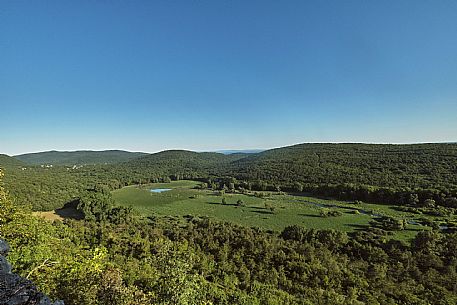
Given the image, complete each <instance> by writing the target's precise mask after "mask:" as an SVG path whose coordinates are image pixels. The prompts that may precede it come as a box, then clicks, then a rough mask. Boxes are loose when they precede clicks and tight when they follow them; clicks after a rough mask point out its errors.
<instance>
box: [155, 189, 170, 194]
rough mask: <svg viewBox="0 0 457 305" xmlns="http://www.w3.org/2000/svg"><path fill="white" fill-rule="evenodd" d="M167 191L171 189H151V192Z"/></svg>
mask: <svg viewBox="0 0 457 305" xmlns="http://www.w3.org/2000/svg"><path fill="white" fill-rule="evenodd" d="M168 191H171V189H152V190H151V193H163V192H168Z"/></svg>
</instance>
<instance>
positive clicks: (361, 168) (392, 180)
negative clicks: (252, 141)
mask: <svg viewBox="0 0 457 305" xmlns="http://www.w3.org/2000/svg"><path fill="white" fill-rule="evenodd" d="M2 160H4V161H2ZM2 162H3V163H5V164H11V162H12V158H9V157H7V156H6V157H4V158H3V159H0V167H2V166H3V167H6V166H4V165H3V164H2ZM7 170H8V175H7V177H6V180H5V183H6V184H7V186H8V188H9V190H10V193H11V196H12V198H14V199H16V200H17V202H18V203H28V204H32V206H33V208H34V209H35V210H50V209H54V208H59V207H62V206H63V204H64V203H65V202H67V201H69V200H72V199H74V198H76V197H79V195H80V193H81V192H82V191H84V190H86V189H87V188H89V187H92V186H93V185H95V184H104V185H106V186H108V187H109V188H110V189H112V190H113V189H117V188H120V187H123V186H126V185H131V184H144V183H149V182H159V181H165V180H167V179H168V180H169V179H172V180H177V179H198V180H201V181H204V182H207V183H208V185H212V184H214V183H215V184H216V187H217V188H220V189H222V188H224V185H225V187H229V186H230V185H231V184H233V185H234V186H235V187H237V188H249V189H253V190H259V191H263V190H272V191H276V190H278V189H280V190H284V191H292V192H301V191H306V192H311V193H315V194H317V195H323V196H327V197H337V198H340V199H348V200H356V199H357V200H363V201H367V202H374V203H391V204H397V205H407V204H411V203H418V204H423V203H424V202H425V201H426V200H429V199H430V200H433V201H435V202H436V203H437V204H438V205H442V206H457V205H456V204H454V203H453V202H454V201H455V200H454V199H453V198H455V197H457V144H415V145H383V144H300V145H295V146H290V147H284V148H278V149H272V150H269V151H265V152H261V153H257V154H231V155H224V154H220V153H197V152H190V151H182V150H172V151H164V152H160V153H156V154H150V155H146V156H143V157H140V158H136V159H133V160H130V161H127V162H122V163H116V164H108V165H87V166H83V167H77V168H68V167H65V166H54V167H52V168H47V167H46V168H41V167H40V166H26V168H24V167H21V166H8V168H7Z"/></svg>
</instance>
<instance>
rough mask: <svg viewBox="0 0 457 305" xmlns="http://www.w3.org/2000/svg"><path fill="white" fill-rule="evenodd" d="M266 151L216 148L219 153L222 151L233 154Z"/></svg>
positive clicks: (225, 153)
mask: <svg viewBox="0 0 457 305" xmlns="http://www.w3.org/2000/svg"><path fill="white" fill-rule="evenodd" d="M262 151H265V149H233V150H230V149H225V150H216V152H217V153H221V154H224V155H231V154H256V153H259V152H262Z"/></svg>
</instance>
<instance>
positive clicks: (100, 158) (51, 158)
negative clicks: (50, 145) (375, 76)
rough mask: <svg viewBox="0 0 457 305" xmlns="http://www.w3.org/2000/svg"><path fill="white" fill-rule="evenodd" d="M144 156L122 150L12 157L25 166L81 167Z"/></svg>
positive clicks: (58, 152)
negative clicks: (25, 164)
mask: <svg viewBox="0 0 457 305" xmlns="http://www.w3.org/2000/svg"><path fill="white" fill-rule="evenodd" d="M144 155H146V153H141V152H128V151H123V150H104V151H88V150H84V151H46V152H39V153H30V154H22V155H18V156H14V157H15V158H16V159H18V160H21V161H23V162H25V163H27V164H32V165H40V164H53V165H82V164H112V163H119V162H125V161H128V160H131V159H135V158H138V157H141V156H144Z"/></svg>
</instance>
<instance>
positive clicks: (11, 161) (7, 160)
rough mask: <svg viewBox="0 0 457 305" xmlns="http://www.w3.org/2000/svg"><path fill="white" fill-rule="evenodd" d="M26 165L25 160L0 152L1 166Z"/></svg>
mask: <svg viewBox="0 0 457 305" xmlns="http://www.w3.org/2000/svg"><path fill="white" fill-rule="evenodd" d="M24 165H25V163H24V162H22V161H20V160H18V159H16V158H13V157H10V156H7V155H3V154H0V168H10V167H19V166H24Z"/></svg>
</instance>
